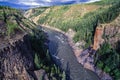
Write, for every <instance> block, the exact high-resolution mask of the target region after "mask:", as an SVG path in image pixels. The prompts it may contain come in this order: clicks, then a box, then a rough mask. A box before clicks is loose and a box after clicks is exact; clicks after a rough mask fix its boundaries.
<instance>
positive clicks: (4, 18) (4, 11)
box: [0, 6, 35, 37]
mask: <svg viewBox="0 0 120 80" xmlns="http://www.w3.org/2000/svg"><path fill="white" fill-rule="evenodd" d="M0 22H1V26H2V25H4V26H3V28H5V29H6V31H4V33H5V34H4V36H5V35H6V36H9V37H10V36H14V35H15V34H17V32H29V31H30V30H31V29H33V28H34V27H35V24H33V23H31V21H29V20H28V19H26V18H25V17H24V16H23V15H22V14H21V12H20V11H19V10H16V9H13V8H10V7H5V6H4V7H2V6H0Z"/></svg>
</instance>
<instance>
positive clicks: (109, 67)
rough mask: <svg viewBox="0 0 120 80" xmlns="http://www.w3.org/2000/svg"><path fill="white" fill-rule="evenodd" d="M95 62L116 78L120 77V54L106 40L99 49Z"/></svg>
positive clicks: (116, 79) (115, 79)
mask: <svg viewBox="0 0 120 80" xmlns="http://www.w3.org/2000/svg"><path fill="white" fill-rule="evenodd" d="M95 64H96V66H97V67H99V68H101V69H102V70H103V71H105V72H107V73H108V74H110V75H111V76H112V77H113V79H114V80H119V79H120V68H119V67H120V54H119V52H117V51H116V49H114V48H112V47H111V45H110V44H109V43H107V42H105V43H104V44H103V45H102V46H101V48H100V49H99V50H98V51H97V54H96V57H95Z"/></svg>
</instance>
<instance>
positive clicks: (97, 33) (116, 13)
mask: <svg viewBox="0 0 120 80" xmlns="http://www.w3.org/2000/svg"><path fill="white" fill-rule="evenodd" d="M25 16H26V17H27V18H29V19H30V20H31V21H33V22H34V23H36V24H38V25H47V26H50V27H55V28H59V29H61V30H62V31H64V32H67V31H69V30H70V29H72V30H73V32H75V36H74V38H73V40H74V42H83V43H82V47H81V45H79V46H80V48H83V49H86V48H88V47H89V46H92V47H93V49H95V50H96V51H97V54H95V56H94V64H95V66H96V67H98V68H100V69H102V70H103V71H105V72H106V73H109V75H111V76H112V78H113V79H114V80H119V79H120V76H119V75H120V69H119V66H120V62H119V61H120V60H119V59H120V54H119V53H120V52H119V48H120V47H119V40H120V38H119V35H120V0H101V1H99V2H95V3H89V4H75V5H67V6H66V5H64V6H52V7H43V8H42V7H40V8H34V9H30V10H28V11H27V12H26V13H25ZM83 44H84V46H83ZM112 64H113V65H112ZM100 76H101V75H100Z"/></svg>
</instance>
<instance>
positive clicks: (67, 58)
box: [43, 28, 99, 80]
mask: <svg viewBox="0 0 120 80" xmlns="http://www.w3.org/2000/svg"><path fill="white" fill-rule="evenodd" d="M43 30H44V31H45V32H46V33H47V35H48V38H49V44H48V45H49V51H50V54H51V55H52V57H53V60H54V61H55V63H56V64H57V65H58V66H60V67H61V68H62V69H63V70H64V71H65V72H66V75H67V78H66V79H67V80H99V78H98V76H97V75H96V74H95V73H94V72H92V71H90V70H87V69H85V68H84V67H83V66H82V65H81V64H80V63H78V61H77V59H76V57H75V55H74V53H73V51H72V48H71V47H70V45H69V43H68V40H67V37H66V36H65V35H64V34H62V33H60V32H57V31H54V30H51V29H48V28H44V29H43Z"/></svg>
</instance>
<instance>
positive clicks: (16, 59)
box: [0, 35, 34, 80]
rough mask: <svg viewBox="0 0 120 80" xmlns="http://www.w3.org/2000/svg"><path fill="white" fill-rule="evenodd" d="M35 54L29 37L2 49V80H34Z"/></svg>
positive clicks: (0, 75)
mask: <svg viewBox="0 0 120 80" xmlns="http://www.w3.org/2000/svg"><path fill="white" fill-rule="evenodd" d="M33 70H34V61H33V52H32V49H31V44H30V41H29V37H28V36H27V35H25V36H24V37H23V38H22V39H19V40H15V41H13V42H11V43H10V42H9V43H8V44H7V45H6V46H2V47H0V80H34V77H33V73H32V71H33Z"/></svg>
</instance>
